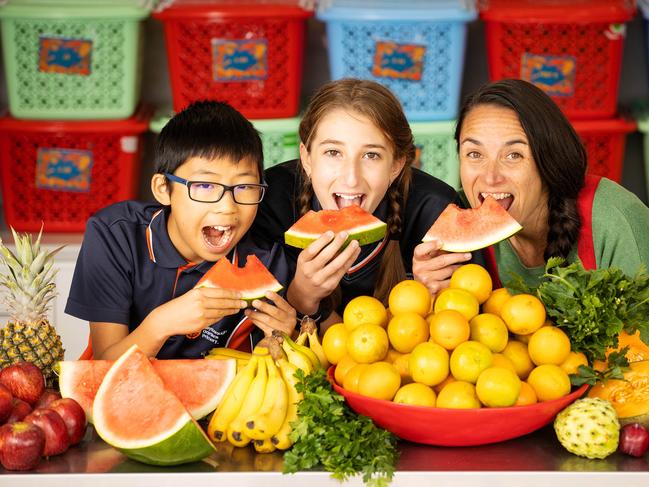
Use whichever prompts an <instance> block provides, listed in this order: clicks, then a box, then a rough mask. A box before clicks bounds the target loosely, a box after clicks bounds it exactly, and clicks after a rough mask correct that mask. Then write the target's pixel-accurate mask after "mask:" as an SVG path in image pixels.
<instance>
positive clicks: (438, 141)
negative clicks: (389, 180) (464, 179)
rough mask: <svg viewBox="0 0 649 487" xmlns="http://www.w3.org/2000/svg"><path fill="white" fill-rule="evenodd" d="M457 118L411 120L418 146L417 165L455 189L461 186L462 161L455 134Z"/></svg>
mask: <svg viewBox="0 0 649 487" xmlns="http://www.w3.org/2000/svg"><path fill="white" fill-rule="evenodd" d="M455 123H456V121H455V120H449V121H439V122H410V128H411V130H412V135H413V137H414V139H415V145H416V146H417V158H416V159H415V162H414V163H413V167H417V168H419V169H421V170H423V171H426V172H427V173H429V174H432V175H433V176H435V177H436V178H438V179H441V180H442V181H445V182H446V183H448V184H450V185H451V186H453V187H454V188H455V189H459V188H460V163H459V161H458V158H457V148H456V144H455V139H454V138H453V134H454V132H455Z"/></svg>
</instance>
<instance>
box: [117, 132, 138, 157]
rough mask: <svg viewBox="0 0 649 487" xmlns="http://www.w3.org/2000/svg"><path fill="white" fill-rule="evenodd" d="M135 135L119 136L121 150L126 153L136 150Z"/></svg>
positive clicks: (133, 152)
mask: <svg viewBox="0 0 649 487" xmlns="http://www.w3.org/2000/svg"><path fill="white" fill-rule="evenodd" d="M137 142H138V140H137V137H135V136H133V135H129V136H125V137H120V139H119V145H120V147H121V149H122V152H125V153H126V154H135V153H136V152H137Z"/></svg>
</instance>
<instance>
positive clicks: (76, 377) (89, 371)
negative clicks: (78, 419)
mask: <svg viewBox="0 0 649 487" xmlns="http://www.w3.org/2000/svg"><path fill="white" fill-rule="evenodd" d="M113 363H114V361H112V360H76V361H72V360H65V361H62V362H59V388H60V390H61V396H63V397H71V398H72V399H74V400H75V401H77V402H78V403H79V404H80V405H81V407H82V408H83V410H84V411H85V412H86V418H87V419H88V422H90V423H92V421H93V420H92V404H93V402H94V400H95V395H96V394H97V389H99V386H100V384H101V381H102V380H104V377H105V375H106V373H107V372H108V369H110V367H111V366H112V365H113ZM151 363H152V364H153V368H154V369H155V371H156V373H157V374H158V375H159V376H160V377H161V378H162V382H164V384H165V386H166V387H167V388H169V389H170V390H171V392H173V393H174V394H175V395H176V396H177V397H178V399H180V401H181V402H182V403H183V405H184V406H185V407H186V408H187V410H188V411H189V414H191V415H192V417H194V418H195V419H201V418H203V417H205V416H207V415H208V414H209V413H211V412H212V411H214V410H215V409H216V406H218V405H219V403H220V402H221V398H222V397H223V394H225V391H226V390H227V388H228V387H229V385H230V382H232V380H233V379H234V376H235V375H236V373H237V362H236V360H235V359H231V360H229V359H223V360H203V359H200V360H152V361H151Z"/></svg>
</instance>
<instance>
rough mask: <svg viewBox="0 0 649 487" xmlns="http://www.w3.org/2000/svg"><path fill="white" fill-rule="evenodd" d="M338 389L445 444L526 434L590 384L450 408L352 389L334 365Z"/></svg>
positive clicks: (391, 424) (407, 436) (395, 426)
mask: <svg viewBox="0 0 649 487" xmlns="http://www.w3.org/2000/svg"><path fill="white" fill-rule="evenodd" d="M327 374H328V375H329V379H330V380H331V383H332V384H333V388H334V390H335V391H336V392H337V393H339V394H341V395H342V396H344V398H345V400H346V401H347V404H348V405H349V407H350V408H352V409H353V410H354V411H356V412H357V413H359V414H362V415H364V416H368V417H369V418H371V419H372V420H373V421H374V422H375V423H376V424H377V425H379V426H381V427H382V428H384V429H386V430H388V431H391V432H392V433H394V434H395V435H397V436H398V437H399V438H402V439H404V440H409V441H414V442H415V443H425V444H427V445H440V446H473V445H484V444H487V443H496V442H498V441H504V440H510V439H512V438H516V437H518V436H523V435H526V434H528V433H531V432H532V431H536V430H537V429H539V428H542V427H543V426H545V425H546V424H548V423H549V422H551V421H552V420H553V419H554V417H555V416H556V414H557V413H558V412H559V411H561V410H562V409H563V408H565V407H566V406H568V404H570V403H572V402H573V401H575V400H577V399H578V398H580V397H581V396H582V395H583V394H584V392H586V389H587V388H588V386H587V385H583V386H581V387H580V388H579V389H577V390H575V391H573V392H571V393H570V394H568V395H567V396H564V397H562V398H560V399H556V400H554V401H547V402H540V403H537V404H532V405H530V406H517V407H509V408H481V409H446V408H430V407H422V406H410V405H407V404H397V403H394V402H392V401H384V400H382V399H374V398H371V397H367V396H362V395H360V394H356V393H355V392H350V391H346V390H345V389H343V388H342V387H340V386H338V384H336V381H335V380H334V366H331V367H330V368H329V370H328V371H327Z"/></svg>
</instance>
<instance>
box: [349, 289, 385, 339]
mask: <svg viewBox="0 0 649 487" xmlns="http://www.w3.org/2000/svg"><path fill="white" fill-rule="evenodd" d="M343 323H345V326H346V327H347V329H348V330H350V331H351V330H353V329H354V328H356V327H357V326H360V325H377V326H382V327H384V328H385V327H386V326H387V324H388V312H387V311H386V309H385V306H383V303H381V301H379V300H378V299H376V298H373V297H371V296H357V297H355V298H354V299H352V300H351V301H350V302H349V303H347V306H345V309H344V311H343Z"/></svg>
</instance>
